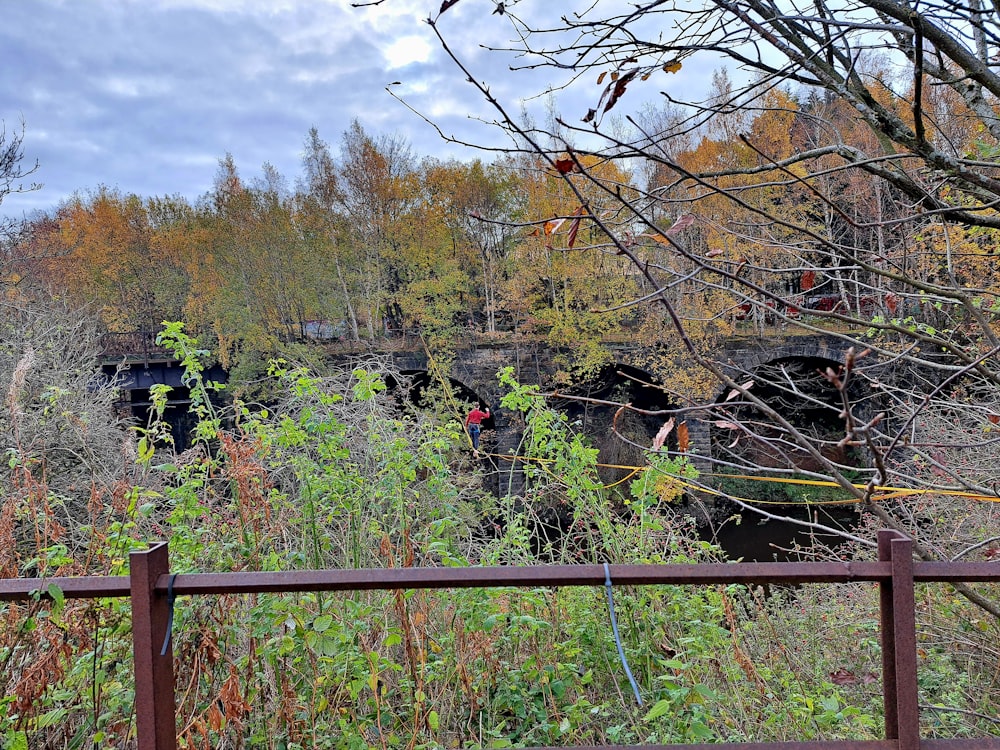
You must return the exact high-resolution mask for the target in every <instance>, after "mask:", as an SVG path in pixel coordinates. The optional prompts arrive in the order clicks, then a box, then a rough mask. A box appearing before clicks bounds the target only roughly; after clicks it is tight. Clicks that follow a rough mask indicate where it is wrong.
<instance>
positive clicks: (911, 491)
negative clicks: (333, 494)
mask: <svg viewBox="0 0 1000 750" xmlns="http://www.w3.org/2000/svg"><path fill="white" fill-rule="evenodd" d="M420 342H421V343H422V344H423V347H424V353H425V354H426V355H427V364H428V365H429V366H430V370H431V371H432V373H433V375H434V377H435V378H436V379H437V381H438V382H439V383H440V384H441V387H442V389H443V390H444V395H445V398H446V399H447V400H448V402H449V405H450V406H451V409H452V413H453V414H455V415H456V416H457V417H458V420H459V422H461V424H462V427H463V430H464V432H465V437H466V439H467V440H468V441H469V446H470V447H471V446H472V436H471V435H469V431H468V430H467V429H464V428H465V417H464V415H463V412H462V410H461V409H460V408H459V406H458V400H457V399H456V398H455V394H454V391H453V390H452V387H451V380H450V379H449V378H448V377H446V376H444V375H443V374H442V372H441V368H440V367H439V366H438V363H437V360H435V359H434V355H433V354H431V350H430V348H428V346H427V342H426V341H424V337H423V334H421V336H420ZM480 455H483V456H486V457H489V458H498V459H501V460H503V461H512V462H513V461H525V462H527V461H531V462H534V463H538V464H546V463H553V462H554V459H551V458H526V457H524V456H514V455H505V454H502V453H482V452H481V453H480ZM595 466H597V467H599V468H602V469H623V470H627V471H628V472H629V473H628V474H627V475H626V476H624V477H622V478H621V479H619V480H617V481H616V482H612V483H611V484H605V485H603V489H611V488H612V487H617V486H618V485H620V484H624V483H625V482H627V481H628V480H629V479H631V478H632V477H634V476H635V475H636V474H639V473H641V472H643V471H648V470H650V469H652V468H654V467H652V466H632V465H629V464H602V463H598V464H595ZM542 468H543V469H545V467H544V466H543V467H542ZM545 473H547V474H548V475H549V476H551V477H553V478H554V479H556V480H557V481H560V482H562V481H563V480H562V479H561V478H560V477H557V476H556V475H555V474H553V473H552V472H551V471H549V470H548V469H545ZM669 476H670V478H671V479H673V480H675V481H677V482H678V483H679V484H680V485H681V486H683V487H687V488H689V489H693V490H697V491H699V492H705V493H707V494H709V495H719V496H727V497H735V496H733V495H725V493H723V492H720V491H718V490H713V489H710V488H707V487H701V486H698V485H693V484H691V483H689V482H685V481H684V480H682V479H681V478H680V477H676V476H674V475H672V474H671V475H669ZM711 476H713V477H721V478H725V479H746V480H749V481H752V482H776V483H778V484H798V485H806V486H811V487H840V486H841V485H839V484H838V483H837V482H831V481H829V480H825V479H790V478H788V477H761V476H754V475H752V474H712V475H711ZM851 486H852V487H857V488H858V489H861V490H863V489H866V488H867V487H868V485H865V484H852V485H851ZM873 489H874V490H875V491H876V492H879V493H884V494H880V495H878V496H876V497H873V498H872V499H873V500H876V501H883V500H891V499H893V498H898V497H909V496H911V495H945V496H948V497H965V498H969V499H970V500H976V501H979V502H988V503H996V502H1000V498H996V497H993V496H991V495H983V494H980V493H977V492H963V491H961V490H931V489H916V488H911V487H885V486H882V485H878V486H876V487H874V488H873ZM736 499H737V500H740V501H742V502H745V503H750V504H754V503H756V504H757V505H788V503H783V502H780V501H777V500H748V499H747V498H742V497H736ZM859 502H861V501H860V500H858V499H857V498H848V499H845V500H816V501H809V505H853V504H855V503H859Z"/></svg>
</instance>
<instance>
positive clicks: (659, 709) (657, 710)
mask: <svg viewBox="0 0 1000 750" xmlns="http://www.w3.org/2000/svg"><path fill="white" fill-rule="evenodd" d="M673 706H674V704H673V701H670V700H667V699H666V698H664V699H663V700H659V701H657V702H656V703H654V704H653V707H652V708H651V709H649V713H647V714H646V715H645V716H643V717H642V720H643V721H646V722H649V721H653V720H654V719H659V718H660V717H661V716H666V715H667V714H668V713H670V710H671V709H672V708H673Z"/></svg>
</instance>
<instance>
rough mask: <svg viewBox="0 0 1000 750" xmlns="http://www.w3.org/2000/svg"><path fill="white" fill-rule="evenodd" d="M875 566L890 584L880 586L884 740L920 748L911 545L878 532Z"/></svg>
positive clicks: (914, 749) (902, 747)
mask: <svg viewBox="0 0 1000 750" xmlns="http://www.w3.org/2000/svg"><path fill="white" fill-rule="evenodd" d="M878 542H879V560H882V561H888V562H889V563H890V564H891V567H892V579H891V581H890V582H889V583H883V584H881V587H880V591H879V604H880V607H881V611H882V680H883V700H884V706H885V732H886V739H894V740H897V741H898V748H899V750H918V749H919V747H920V710H919V697H918V691H917V623H916V594H915V592H914V582H913V542H912V541H911V540H910V539H907V538H906V537H904V536H903V535H902V534H898V533H896V532H893V531H881V532H879V537H878Z"/></svg>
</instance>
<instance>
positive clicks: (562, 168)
mask: <svg viewBox="0 0 1000 750" xmlns="http://www.w3.org/2000/svg"><path fill="white" fill-rule="evenodd" d="M555 166H556V171H557V172H558V173H559V174H569V173H570V172H572V171H573V170H574V169H576V162H575V161H573V160H572V159H556V160H555Z"/></svg>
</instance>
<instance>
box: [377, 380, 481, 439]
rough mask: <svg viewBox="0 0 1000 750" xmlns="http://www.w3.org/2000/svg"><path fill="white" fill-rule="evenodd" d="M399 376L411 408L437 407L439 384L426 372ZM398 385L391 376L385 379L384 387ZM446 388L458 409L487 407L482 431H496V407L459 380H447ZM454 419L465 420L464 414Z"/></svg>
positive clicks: (393, 387) (391, 387) (394, 387)
mask: <svg viewBox="0 0 1000 750" xmlns="http://www.w3.org/2000/svg"><path fill="white" fill-rule="evenodd" d="M399 374H400V376H401V377H402V378H404V384H403V385H405V388H406V397H405V398H406V401H407V402H408V403H409V404H411V405H412V406H415V407H417V408H418V409H430V408H434V407H435V406H438V403H437V401H438V399H439V397H440V393H441V391H440V388H441V385H440V383H438V382H437V380H436V379H435V378H434V377H433V376H432V375H431V374H430V372H428V371H427V370H401V371H400V373H399ZM400 385H401V384H400V383H399V382H398V381H397V380H396V378H394V377H393V376H391V375H390V376H387V377H386V386H387V387H388V388H390V389H396V388H399V387H400ZM448 388H449V390H450V391H451V394H452V396H454V398H455V403H456V404H457V407H458V408H459V409H463V410H464V409H466V407H467V406H468V405H469V404H472V405H475V406H478V407H479V408H480V409H483V408H486V407H489V409H490V417H489V419H485V420H483V429H486V430H494V429H496V416H495V414H494V412H495V411H496V405H495V404H491V403H490V402H489V401H487V400H486V399H484V398H483V397H482V396H480V395H479V394H478V393H476V391H474V390H473V389H472V388H469V386H467V385H465V383H463V382H462V381H460V380H455V378H448ZM454 416H455V418H456V419H461V420H464V419H465V413H464V412H463V413H461V414H455V415H454Z"/></svg>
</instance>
